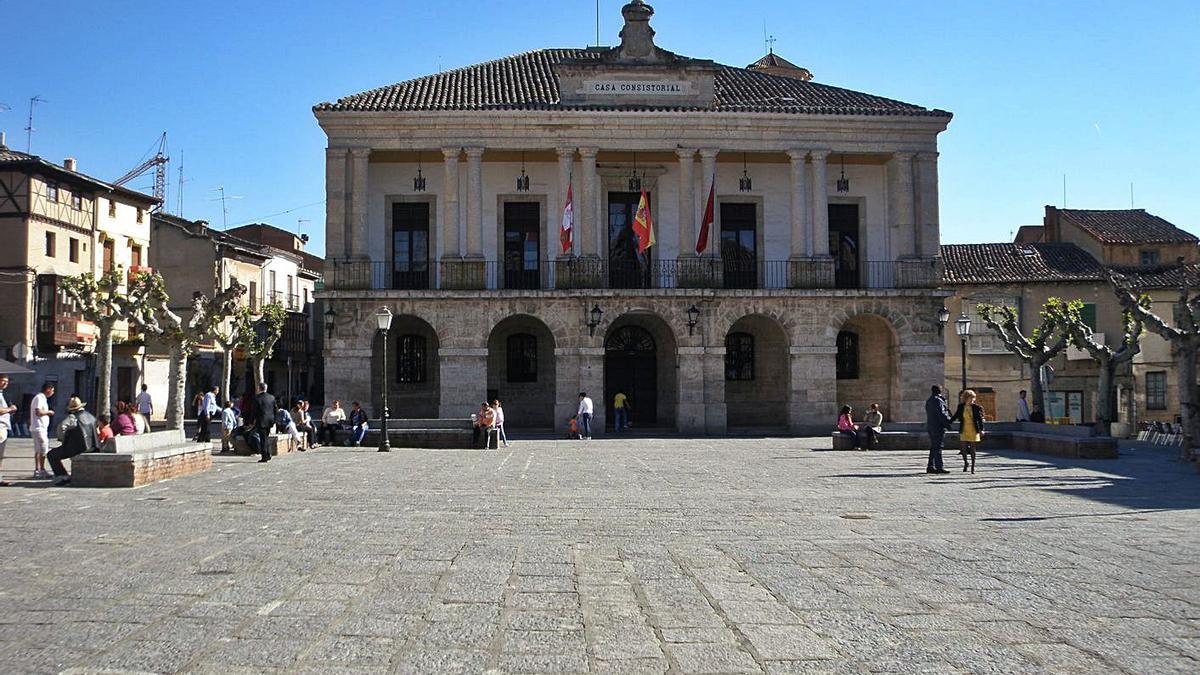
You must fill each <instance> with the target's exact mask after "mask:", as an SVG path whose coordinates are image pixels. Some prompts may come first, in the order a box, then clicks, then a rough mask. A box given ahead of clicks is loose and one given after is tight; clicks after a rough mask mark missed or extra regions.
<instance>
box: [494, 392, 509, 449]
mask: <svg viewBox="0 0 1200 675" xmlns="http://www.w3.org/2000/svg"><path fill="white" fill-rule="evenodd" d="M492 410H495V411H496V425H495V426H496V434H497V435H498V436H499V437H500V440H501V441H503V442H504V447H506V448H507V447H508V434H506V433H504V408H501V407H500V399H496V400H495V401H492Z"/></svg>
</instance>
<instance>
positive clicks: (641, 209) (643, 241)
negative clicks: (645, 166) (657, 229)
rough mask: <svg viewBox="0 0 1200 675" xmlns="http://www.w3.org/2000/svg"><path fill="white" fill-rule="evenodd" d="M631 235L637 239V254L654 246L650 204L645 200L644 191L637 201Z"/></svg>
mask: <svg viewBox="0 0 1200 675" xmlns="http://www.w3.org/2000/svg"><path fill="white" fill-rule="evenodd" d="M633 233H634V234H636V235H637V238H638V253H645V252H646V249H648V248H650V247H651V246H653V245H654V221H653V220H652V219H651V217H650V203H649V200H647V199H646V191H645V190H642V198H641V199H639V200H638V207H637V215H636V216H634V218H633Z"/></svg>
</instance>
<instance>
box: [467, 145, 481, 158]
mask: <svg viewBox="0 0 1200 675" xmlns="http://www.w3.org/2000/svg"><path fill="white" fill-rule="evenodd" d="M463 152H465V153H466V154H467V159H479V158H481V157H483V148H482V147H479V146H474V145H473V146H471V147H467V148H463Z"/></svg>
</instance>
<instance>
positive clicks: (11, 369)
mask: <svg viewBox="0 0 1200 675" xmlns="http://www.w3.org/2000/svg"><path fill="white" fill-rule="evenodd" d="M33 373H34V371H32V370H30V369H28V368H26V367H25V366H18V365H17V364H15V363H13V362H12V361H5V360H4V359H0V375H32V374H33Z"/></svg>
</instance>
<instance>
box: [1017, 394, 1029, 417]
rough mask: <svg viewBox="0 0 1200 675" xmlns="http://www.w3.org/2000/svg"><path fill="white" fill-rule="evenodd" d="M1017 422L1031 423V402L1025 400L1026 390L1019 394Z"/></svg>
mask: <svg viewBox="0 0 1200 675" xmlns="http://www.w3.org/2000/svg"><path fill="white" fill-rule="evenodd" d="M1017 421H1018V422H1028V421H1029V401H1026V400H1025V390H1024V389H1022V390H1021V392H1020V393H1019V394H1017Z"/></svg>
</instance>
